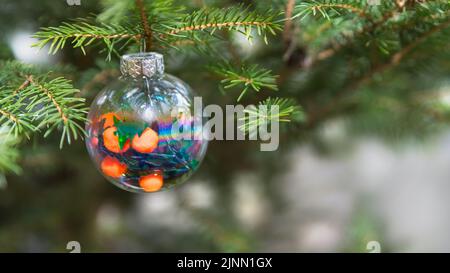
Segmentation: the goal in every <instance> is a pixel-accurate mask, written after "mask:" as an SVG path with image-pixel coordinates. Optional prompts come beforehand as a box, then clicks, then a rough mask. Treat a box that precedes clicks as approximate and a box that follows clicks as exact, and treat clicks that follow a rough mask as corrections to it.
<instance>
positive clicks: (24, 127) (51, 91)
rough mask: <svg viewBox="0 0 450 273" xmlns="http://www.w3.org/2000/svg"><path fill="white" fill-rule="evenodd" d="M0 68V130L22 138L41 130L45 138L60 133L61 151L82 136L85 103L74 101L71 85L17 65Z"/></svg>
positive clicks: (74, 96) (63, 80) (66, 81)
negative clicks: (59, 131)
mask: <svg viewBox="0 0 450 273" xmlns="http://www.w3.org/2000/svg"><path fill="white" fill-rule="evenodd" d="M0 67H2V69H0V86H1V88H0V91H1V92H0V125H1V126H7V127H8V128H9V129H10V130H11V132H12V133H13V134H14V136H21V135H24V136H26V137H28V136H29V135H30V133H37V132H40V131H41V130H42V129H44V130H45V131H44V137H46V136H48V135H49V134H50V133H51V132H52V131H54V130H55V129H61V130H62V137H61V142H60V146H61V147H62V145H63V143H64V141H67V142H68V143H70V142H71V140H72V139H77V138H78V136H79V135H83V134H84V129H83V127H82V126H81V125H80V124H81V123H83V122H84V121H85V120H86V118H85V115H86V113H87V109H86V107H85V105H84V101H85V100H84V98H80V97H77V94H78V92H79V90H77V89H75V88H74V87H73V86H72V83H71V81H69V80H67V79H65V78H63V77H54V76H53V75H52V74H51V73H49V72H47V71H43V70H42V69H41V68H39V67H34V66H30V65H24V64H21V63H19V62H1V63H0Z"/></svg>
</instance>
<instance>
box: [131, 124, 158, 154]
mask: <svg viewBox="0 0 450 273" xmlns="http://www.w3.org/2000/svg"><path fill="white" fill-rule="evenodd" d="M158 141H159V137H158V134H157V133H156V132H155V131H153V130H152V129H151V128H146V129H145V130H144V131H143V132H142V134H141V136H139V135H137V134H136V135H135V136H134V138H133V141H132V142H131V147H132V148H133V149H134V150H136V151H137V152H139V153H143V154H144V153H151V152H153V150H155V149H156V147H158Z"/></svg>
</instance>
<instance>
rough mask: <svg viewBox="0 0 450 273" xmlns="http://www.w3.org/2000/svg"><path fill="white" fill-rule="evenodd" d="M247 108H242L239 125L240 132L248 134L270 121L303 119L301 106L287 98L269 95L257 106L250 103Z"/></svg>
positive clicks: (299, 120)
mask: <svg viewBox="0 0 450 273" xmlns="http://www.w3.org/2000/svg"><path fill="white" fill-rule="evenodd" d="M261 106H263V107H261ZM275 107H276V108H277V109H276V111H275ZM249 108H250V109H245V110H244V112H245V114H246V116H245V117H243V118H241V119H240V120H241V121H243V124H242V125H240V126H239V129H240V130H242V132H244V133H246V134H249V135H254V134H255V133H256V132H257V130H258V128H259V127H260V126H267V125H268V124H270V123H272V122H291V121H297V122H302V121H304V119H305V116H304V112H303V110H302V108H301V107H300V106H299V105H298V104H297V103H296V102H295V101H294V100H293V99H288V98H271V97H269V98H267V99H265V100H263V101H261V102H259V104H258V107H257V106H255V105H251V106H250V107H249Z"/></svg>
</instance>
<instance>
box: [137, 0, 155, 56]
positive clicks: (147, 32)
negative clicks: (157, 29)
mask: <svg viewBox="0 0 450 273" xmlns="http://www.w3.org/2000/svg"><path fill="white" fill-rule="evenodd" d="M136 6H137V7H138V9H139V13H140V16H141V22H142V28H143V29H144V38H145V51H150V50H151V49H152V29H151V27H150V25H149V23H148V18H147V13H146V12H145V6H144V1H143V0H136Z"/></svg>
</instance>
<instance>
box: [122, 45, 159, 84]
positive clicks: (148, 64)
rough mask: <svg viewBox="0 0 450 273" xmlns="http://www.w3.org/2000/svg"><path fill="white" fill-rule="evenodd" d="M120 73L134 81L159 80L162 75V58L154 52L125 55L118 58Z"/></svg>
mask: <svg viewBox="0 0 450 273" xmlns="http://www.w3.org/2000/svg"><path fill="white" fill-rule="evenodd" d="M120 71H121V72H122V75H123V76H125V77H131V78H135V79H138V78H155V77H156V78H159V77H161V76H162V75H163V74H164V57H163V55H162V54H159V53H156V52H146V53H133V54H126V55H123V56H122V57H121V58H120Z"/></svg>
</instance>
